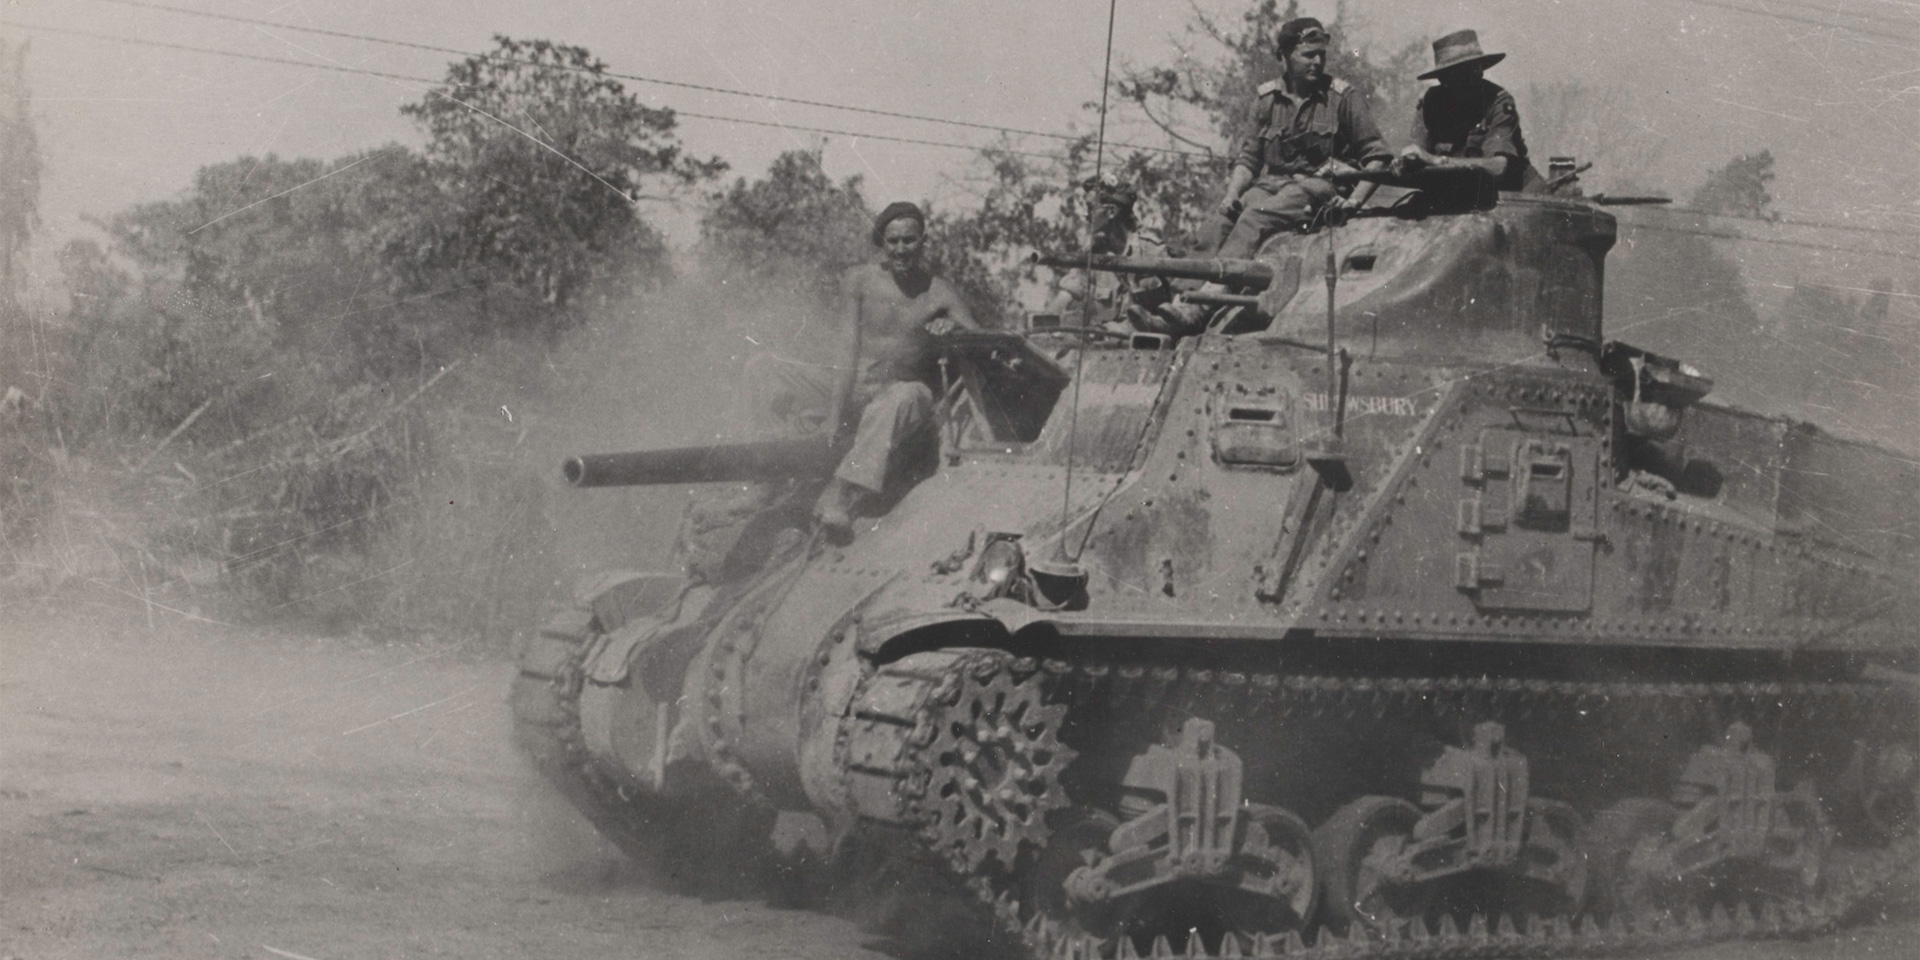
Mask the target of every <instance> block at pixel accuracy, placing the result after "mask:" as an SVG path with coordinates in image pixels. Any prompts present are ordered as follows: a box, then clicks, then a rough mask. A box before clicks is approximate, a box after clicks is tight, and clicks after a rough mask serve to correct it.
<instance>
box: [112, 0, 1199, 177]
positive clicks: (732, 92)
mask: <svg viewBox="0 0 1920 960" xmlns="http://www.w3.org/2000/svg"><path fill="white" fill-rule="evenodd" d="M98 2H100V3H111V4H117V5H119V6H124V7H136V8H139V9H143V10H158V11H161V12H163V13H176V14H181V15H184V16H191V17H204V18H206V19H209V20H225V21H229V22H232V23H244V24H249V25H252V26H262V27H273V28H275V29H279V30H292V31H296V32H299V33H311V34H317V35H319V36H323V37H337V38H340V39H344V40H358V41H363V42H366V43H378V44H385V45H387V46H392V47H404V48H407V49H410V50H424V51H428V52H431V53H444V54H452V55H454V56H458V57H478V58H480V59H483V60H491V61H494V62H497V63H512V64H519V65H521V66H529V67H537V68H539V69H543V70H567V71H572V72H576V73H592V74H595V75H596V76H608V77H614V78H616V79H620V80H632V81H634V82H636V83H650V84H656V85H659V86H663V87H678V88H681V89H683V90H698V91H701V92H704V93H719V94H725V95H727V96H732V97H751V98H754V99H757V100H771V101H775V102H777V103H791V104H796V105H798V106H806V107H819V108H822V109H826V110H843V111H846V112H849V113H863V114H868V115H870V116H876V117H890V118H893V119H897V120H913V121H917V122H920V123H938V124H945V125H947V126H952V127H965V128H968V129H973V130H988V131H992V132H995V133H1002V134H1009V135H1014V136H1023V137H1046V138H1048V139H1052V140H1063V141H1066V142H1068V143H1075V142H1078V141H1080V140H1083V139H1085V138H1083V137H1077V136H1074V135H1072V134H1067V133H1054V132H1051V131H1047V130H1027V129H1023V128H1020V127H1006V126H1000V125H998V124H991V123H975V122H973V121H970V120H954V119H951V118H948V117H934V116H928V115H926V114H920V113H906V112H902V111H896V110H881V109H877V108H874V107H859V106H854V105H852V104H845V103H833V102H830V101H826V100H809V99H806V98H803V97H789V96H784V95H781V94H775V93H757V92H755V91H752V90H739V89H735V88H732V87H716V86H711V85H708V84H702V83H689V82H687V81H684V80H667V79H663V78H661V77H648V76H642V75H640V74H633V73H619V72H616V71H613V70H605V71H599V72H597V73H596V72H595V71H593V70H591V69H588V68H586V67H576V66H569V65H567V64H562V63H539V62H537V61H533V60H521V59H518V58H515V57H504V56H500V55H498V54H491V53H470V52H468V51H465V50H456V49H454V48H452V47H441V46H435V45H433V44H427V43H414V42H411V41H407V40H390V39H388V38H386V37H377V36H372V35H370V34H364V33H348V32H345V31H341V30H326V29H322V28H320V27H308V26H302V25H300V24H294V23H286V22H284V21H278V20H259V19H255V18H253V17H242V16H236V15H233V14H226V13H209V12H207V11H204V10H190V9H187V8H185V7H175V6H169V5H167V4H163V3H149V2H145V0H98ZM742 122H745V121H742ZM795 129H799V128H795ZM882 139H884V138H882ZM1114 146H1116V147H1126V148H1128V149H1132V150H1143V151H1147V152H1150V153H1165V154H1173V155H1176V156H1190V157H1205V156H1209V154H1206V153H1201V152H1198V151H1192V150H1179V149H1175V148H1172V147H1153V146H1147V145H1146V144H1138V143H1115V144H1114Z"/></svg>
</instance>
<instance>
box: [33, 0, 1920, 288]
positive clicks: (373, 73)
mask: <svg viewBox="0 0 1920 960" xmlns="http://www.w3.org/2000/svg"><path fill="white" fill-rule="evenodd" d="M101 2H106V3H119V4H125V5H130V6H155V7H158V6H160V5H157V4H146V3H140V2H138V0H101ZM1686 2H1704V0H1686ZM166 9H173V8H166ZM222 16H223V15H222ZM223 18H225V17H224V16H223ZM228 19H230V18H228ZM8 25H9V26H14V27H18V28H21V29H25V30H34V31H39V32H43V33H51V34H59V35H65V36H73V37H79V38H83V39H92V40H104V41H108V42H113V43H124V44H129V45H133V46H143V47H151V48H157V49H163V50H176V51H181V52H186V53H199V54H205V55H210V56H218V57H225V58H229V59H236V60H247V61H253V62H257V63H268V64H275V65H281V66H293V67H304V68H307V69H314V70H326V71H329V72H333V73H343V74H357V75H362V76H370V77H376V78H380V79H386V80H400V81H405V82H408V83H418V84H424V85H429V86H432V85H439V84H441V83H442V82H443V81H440V80H434V79H430V78H427V77H421V76H415V75H411V74H403V73H394V72H391V71H385V70H374V69H370V68H367V67H354V66H346V65H344V64H330V63H320V62H316V61H311V60H295V59H291V58H287V57H275V56H268V55H265V54H254V53H241V52H238V51H233V50H220V49H216V48H212V47H202V46H196V45H193V44H183V43H173V42H169V41H164V40H150V39H144V38H135V37H121V36H115V35H112V34H106V33H97V32H94V31H89V30H76V29H72V28H67V27H53V26H45V25H40V24H31V23H21V22H18V21H8ZM395 42H396V43H397V42H399V41H395ZM428 49H434V50H436V51H439V48H428ZM439 52H452V53H458V52H459V51H452V50H447V51H439ZM526 62H527V63H532V62H531V61H526ZM534 65H538V66H551V65H540V64H534ZM796 102H797V101H796ZM670 109H672V112H673V113H674V114H675V115H676V116H679V117H686V118H689V119H696V120H706V121H710V122H717V123H730V124H743V125H747V126H756V127H768V128H774V129H784V130H793V131H799V132H804V133H818V134H823V135H827V136H839V137H852V138H864V139H868V140H878V141H885V142H891V143H904V144H910V145H916V146H927V147H938V148H942V149H949V150H965V151H969V152H980V151H983V150H987V151H993V152H998V153H1005V154H1009V155H1013V156H1023V157H1031V158H1036V159H1043V160H1061V159H1065V157H1064V156H1063V155H1062V154H1057V153H1042V152H1037V151H1029V150H1019V149H1014V148H1012V147H1009V146H982V145H979V144H970V143H960V142H955V141H947V140H930V139H924V138H917V137H901V136H895V135H891V134H879V133H866V132H860V131H853V130H842V129H836V128H831V127H818V126H812V125H806V124H795V123H787V122H784V121H771V120H753V119H748V118H745V117H733V116H725V115H721V114H709V113H701V112H696V111H690V110H681V109H678V108H670ZM1008 132H1014V133H1017V132H1020V131H1018V130H1017V129H1013V128H1008ZM1049 136H1062V135H1055V134H1050V135H1049ZM1114 146H1128V145H1127V144H1118V143H1116V144H1114ZM1646 209H1651V210H1657V211H1660V212H1665V213H1674V214H1682V213H1684V214H1689V215H1696V216H1706V217H1714V218H1720V219H1729V220H1740V221H1749V222H1757V223H1766V224H1772V225H1781V226H1801V227H1809V228H1817V229H1831V230H1842V231H1852V232H1862V233H1874V234H1883V235H1889V236H1902V237H1920V232H1914V231H1903V230H1893V229H1887V228H1881V227H1869V226H1864V225H1859V224H1842V223H1835V222H1832V221H1821V220H1806V219H1786V218H1767V217H1749V216H1741V215H1737V214H1723V213H1712V212H1709V211H1703V210H1692V209H1689V208H1685V207H1675V208H1661V207H1650V208H1646ZM1627 225H1629V226H1632V227H1635V228H1637V229H1647V230H1655V231H1665V232H1670V233H1686V234H1693V235H1699V236H1705V237H1711V238H1715V239H1725V240H1738V241H1743V242H1749V243H1764V244H1776V245H1781V246H1793V247H1804V248H1808V249H1814V250H1827V251H1834V252H1845V253H1857V254H1863V255H1867V256H1882V257H1892V258H1896V259H1904V260H1920V256H1915V255H1912V254H1907V253H1902V252H1898V251H1891V250H1877V249H1869V248H1861V247H1842V246H1833V245H1830V244H1821V243H1813V242H1809V241H1794V240H1786V239H1776V238H1766V237H1754V236H1749V235H1745V234H1738V233H1722V232H1716V231H1709V230H1695V229H1686V228H1681V227H1674V226H1663V225H1659V224H1649V223H1637V222H1628V224H1627Z"/></svg>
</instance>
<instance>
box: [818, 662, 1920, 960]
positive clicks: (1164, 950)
mask: <svg viewBox="0 0 1920 960" xmlns="http://www.w3.org/2000/svg"><path fill="white" fill-rule="evenodd" d="M996 671H1005V672H1007V673H1008V674H1009V675H1010V676H1011V677H1013V678H1014V679H1015V680H1016V681H1018V682H1025V683H1031V682H1033V680H1034V678H1036V677H1040V678H1043V679H1044V680H1045V682H1046V684H1047V687H1048V689H1049V690H1050V691H1051V697H1052V699H1053V700H1055V701H1056V702H1059V703H1064V704H1067V705H1070V706H1077V705H1081V704H1086V703H1089V702H1093V701H1096V700H1100V699H1102V698H1118V697H1127V698H1142V697H1146V698H1151V702H1157V703H1163V704H1166V703H1179V704H1182V705H1185V706H1187V707H1189V708H1204V709H1208V710H1216V711H1229V712H1240V711H1245V712H1246V714H1245V715H1257V716H1273V717H1288V716H1299V715H1315V716H1336V717H1339V716H1345V717H1363V716H1364V717H1373V718H1387V717H1395V716H1399V717H1417V716H1422V715H1432V714H1434V713H1442V712H1446V711H1465V712H1479V713H1482V714H1485V713H1493V714H1498V715H1510V716H1518V715H1525V714H1526V713H1528V712H1531V711H1545V710H1563V709H1576V710H1577V709H1585V708H1597V707H1600V706H1611V707H1612V708H1614V709H1622V708H1625V709H1632V710H1636V711H1647V712H1649V713H1650V714H1651V715H1654V716H1668V715H1672V716H1675V717H1694V716H1711V715H1713V713H1714V711H1716V710H1722V709H1725V708H1728V707H1734V706H1755V705H1763V704H1769V703H1771V704H1776V705H1783V704H1788V703H1791V704H1793V705H1794V709H1795V710H1796V711H1797V712H1798V713H1799V714H1801V715H1804V716H1805V717H1807V718H1809V719H1814V718H1822V717H1831V716H1836V715H1848V716H1851V717H1853V718H1855V720H1856V721H1859V719H1860V718H1862V717H1867V718H1877V719H1881V720H1884V721H1888V722H1900V723H1910V722H1911V720H1912V717H1913V711H1914V708H1915V704H1914V700H1913V697H1912V694H1911V692H1910V691H1907V690H1903V689H1900V688H1897V687H1893V686H1889V685H1884V684H1878V683H1865V682H1847V683H1771V682H1722V683H1704V684H1701V683H1684V684H1683V683H1607V682H1578V681H1546V680H1531V679H1513V678H1489V677H1474V678H1459V677H1420V678H1353V677H1337V676H1309V675H1284V674H1245V673H1235V672H1223V671H1215V670H1203V669H1187V668H1180V667H1169V666H1149V665H1141V664H1126V663H1109V662H1091V663H1090V662H1084V661H1082V662H1072V663H1070V662H1067V661H1061V660H1035V659H1031V658H1020V657H1015V656H1012V655H1010V654H1006V653H1001V652H997V651H985V650H959V651H935V652H931V653H923V654H916V655H914V656H911V657H908V658H905V659H904V660H902V661H900V662H899V663H896V664H893V665H889V666H884V667H881V668H880V669H879V670H878V671H877V672H876V674H875V675H874V676H873V677H872V678H870V679H869V681H868V683H867V685H866V686H865V687H864V688H863V690H862V694H861V696H860V697H859V698H858V699H857V700H856V706H855V714H854V721H853V722H852V723H851V724H850V725H849V728H848V735H847V737H846V738H845V739H844V740H843V744H842V746H843V749H844V751H845V752H844V753H843V758H844V759H845V761H846V767H845V768H846V769H847V770H848V771H849V775H848V781H849V786H850V788H851V789H852V790H854V791H856V792H862V793H864V794H865V795H867V796H869V797H880V796H882V795H884V796H886V797H887V798H889V801H890V803H891V807H890V809H889V812H888V814H887V815H886V816H881V817H877V818H876V819H882V820H887V821H890V822H895V823H899V824H903V825H908V826H916V827H919V828H921V829H922V831H923V836H927V837H928V838H929V839H932V838H933V837H934V836H936V834H934V833H932V832H931V831H930V825H932V824H934V823H936V822H937V821H938V815H939V813H938V810H937V809H936V808H935V806H934V805H932V804H930V803H929V802H928V798H927V790H926V786H927V784H928V783H929V781H930V780H931V778H932V776H933V772H934V771H935V769H936V768H937V766H938V764H939V762H940V760H939V758H938V757H935V756H932V755H930V753H929V752H928V747H929V745H930V744H931V743H932V742H933V739H934V732H935V731H937V730H938V729H940V727H941V726H942V724H944V723H948V722H950V721H949V719H948V718H946V717H944V716H942V714H941V711H943V710H944V709H946V708H947V707H948V706H949V705H950V704H952V703H953V702H955V697H954V695H953V691H954V690H955V689H956V688H957V686H958V685H959V684H961V683H963V682H967V681H968V679H969V677H971V682H974V683H980V682H987V681H990V680H991V679H992V677H991V675H992V674H993V673H994V672H996ZM866 809H870V810H872V809H879V805H878V804H875V805H870V806H868V807H866ZM937 852H944V851H937ZM943 859H945V860H946V861H947V862H948V864H949V866H950V867H951V868H952V869H953V870H954V873H955V875H956V876H957V877H958V879H960V880H961V881H963V882H964V883H965V884H966V886H967V887H968V888H969V889H970V890H971V891H972V893H973V895H974V896H975V897H976V898H977V899H978V900H979V901H980V903H981V904H982V905H983V906H984V907H985V908H986V909H988V910H990V911H991V912H992V914H993V917H994V919H995V921H996V923H997V924H999V925H1000V926H1001V927H1002V928H1003V929H1004V930H1006V931H1007V932H1008V933H1010V934H1012V935H1014V936H1016V937H1018V938H1019V939H1020V941H1021V942H1022V943H1024V945H1025V947H1026V950H1027V952H1028V954H1029V955H1030V956H1031V957H1033V958H1034V960H1063V958H1064V960H1125V958H1132V957H1140V956H1143V954H1141V953H1140V952H1139V948H1138V947H1137V946H1136V945H1135V944H1134V943H1133V942H1132V941H1131V940H1130V939H1128V938H1126V937H1121V938H1119V939H1118V942H1116V941H1114V940H1110V939H1101V938H1098V937H1094V936H1089V935H1086V934H1083V933H1080V932H1078V931H1077V930H1076V929H1075V928H1074V927H1072V926H1071V925H1070V923H1067V922H1063V920H1064V918H1056V917H1050V916H1047V915H1046V914H1045V913H1044V912H1042V911H1040V910H1038V909H1036V908H1035V906H1034V905H1032V904H1028V903H1023V902H1022V901H1021V900H1020V898H1019V894H1018V891H1019V889H1020V887H1019V884H1018V880H1017V878H1016V877H1015V875H1014V873H1013V872H1012V871H1009V870H1008V869H1006V865H1005V864H1002V863H998V862H996V861H994V860H989V861H988V862H986V863H985V864H982V863H980V862H978V861H977V860H970V859H969V858H965V857H952V856H945V857H943ZM1916 862H1920V835H1915V834H1909V835H1908V836H1905V837H1902V838H1900V839H1898V840H1895V841H1894V842H1892V843H1890V844H1889V845H1887V846H1885V847H1883V848H1881V849H1878V850H1874V851H1871V852H1868V853H1857V852H1855V853H1851V854H1849V855H1847V856H1846V858H1845V859H1844V860H1842V861H1839V862H1834V863H1831V864H1830V866H1829V872H1828V876H1829V877H1830V878H1832V879H1831V880H1830V881H1829V882H1828V883H1827V885H1826V887H1825V889H1824V890H1823V891H1822V892H1821V893H1820V894H1818V895H1816V896H1814V897H1811V898H1808V899H1805V900H1800V901H1789V902H1786V903H1785V904H1776V903H1775V902H1774V901H1767V902H1766V903H1764V905H1763V906H1761V907H1760V908H1759V909H1758V910H1757V911H1756V910H1754V909H1752V908H1751V907H1749V906H1748V905H1747V904H1746V903H1744V902H1742V903H1741V904H1740V905H1739V906H1738V907H1736V908H1735V909H1731V910H1729V909H1726V908H1724V907H1719V906H1716V907H1714V908H1713V909H1712V910H1710V911H1707V912H1705V913H1702V912H1700V911H1698V910H1689V911H1685V912H1675V911H1649V912H1644V913H1640V914H1636V915H1625V914H1620V915H1614V916H1609V917H1604V918H1601V917H1596V916H1594V915H1592V914H1585V915H1578V916H1564V915H1563V916H1551V917H1540V916H1528V917H1513V916H1505V915H1502V916H1492V917H1489V916H1484V915H1475V916H1473V917H1471V918H1470V919H1469V920H1468V922H1467V923H1466V924H1465V925H1464V926H1461V925H1460V924H1458V923H1457V922H1456V921H1455V920H1454V919H1453V917H1451V916H1449V915H1442V917H1441V918H1440V920H1439V922H1438V923H1434V922H1431V921H1429V920H1425V919H1419V918H1413V919H1407V920H1403V921H1401V922H1399V923H1397V924H1394V925H1392V926H1391V927H1390V928H1388V929H1386V930H1383V931H1369V930H1367V929H1365V928H1364V927H1362V926H1361V925H1358V924H1356V925H1354V926H1353V927H1352V929H1351V930H1350V931H1349V932H1348V933H1347V934H1345V935H1338V934H1335V933H1333V932H1332V930H1331V929H1330V928H1325V927H1322V928H1319V929H1318V930H1317V931H1316V930H1310V931H1309V932H1308V936H1307V937H1306V938H1303V937H1302V936H1301V934H1300V933H1299V932H1298V931H1295V932H1290V933H1287V934H1285V935H1282V936H1273V935H1266V934H1260V935H1246V934H1229V935H1227V936H1226V937H1224V938H1223V939H1222V940H1221V941H1220V942H1219V943H1217V944H1215V945H1213V949H1212V951H1211V952H1210V951H1209V948H1208V945H1207V944H1204V943H1201V942H1200V939H1199V938H1198V937H1193V938H1189V942H1188V944H1187V945H1186V949H1185V950H1184V951H1183V952H1180V953H1178V954H1176V953H1175V952H1174V951H1173V948H1172V947H1171V946H1170V945H1169V944H1168V942H1167V941H1166V940H1165V938H1161V939H1159V940H1157V941H1156V942H1154V943H1153V944H1151V945H1150V946H1149V947H1148V948H1147V952H1146V953H1145V954H1144V956H1146V957H1165V958H1171V957H1175V956H1181V957H1245V958H1278V957H1287V958H1290V960H1471V958H1488V960H1491V958H1496V957H1497V958H1509V957H1614V956H1637V955H1645V954H1649V953H1655V952H1662V951H1668V950H1675V949H1681V948H1686V947H1692V946H1699V945H1703V944H1708V943H1713V942H1717V941H1723V940H1736V939H1757V938H1780V937H1797V936H1806V935H1809V934H1815V933H1819V932H1821V931H1824V930H1827V929H1829V928H1831V927H1833V926H1834V925H1836V924H1838V923H1839V922H1841V921H1842V920H1843V919H1845V918H1846V917H1847V916H1848V915H1849V914H1851V913H1853V912H1854V911H1855V910H1857V909H1859V908H1861V907H1862V906H1864V905H1866V904H1867V903H1868V902H1870V901H1871V900H1872V899H1873V898H1874V897H1875V896H1877V895H1878V894H1879V893H1880V892H1881V891H1882V890H1883V889H1885V888H1886V887H1887V886H1888V885H1889V884H1890V883H1892V882H1893V881H1895V880H1897V879H1899V878H1900V877H1901V876H1902V875H1903V874H1905V873H1908V872H1909V871H1911V870H1912V868H1913V864H1914V863H1916Z"/></svg>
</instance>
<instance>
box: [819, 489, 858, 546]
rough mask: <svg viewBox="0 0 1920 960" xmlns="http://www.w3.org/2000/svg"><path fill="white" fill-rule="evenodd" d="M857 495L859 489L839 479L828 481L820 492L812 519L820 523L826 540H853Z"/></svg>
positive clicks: (841, 541)
mask: <svg viewBox="0 0 1920 960" xmlns="http://www.w3.org/2000/svg"><path fill="white" fill-rule="evenodd" d="M859 495H860V488H859V487H856V486H854V485H853V484H851V483H848V482H847V481H845V480H842V479H840V478H839V477H834V478H833V479H831V480H828V481H827V488H826V489H825V490H822V491H820V501H819V502H818V503H816V504H814V507H813V517H814V519H815V520H818V521H819V522H820V530H821V532H822V533H825V534H826V535H827V539H828V540H831V541H833V542H834V543H846V542H847V541H849V540H852V539H853V507H854V504H855V502H856V501H857V500H858V498H859Z"/></svg>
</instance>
